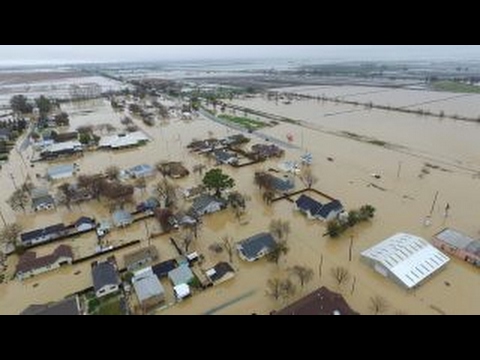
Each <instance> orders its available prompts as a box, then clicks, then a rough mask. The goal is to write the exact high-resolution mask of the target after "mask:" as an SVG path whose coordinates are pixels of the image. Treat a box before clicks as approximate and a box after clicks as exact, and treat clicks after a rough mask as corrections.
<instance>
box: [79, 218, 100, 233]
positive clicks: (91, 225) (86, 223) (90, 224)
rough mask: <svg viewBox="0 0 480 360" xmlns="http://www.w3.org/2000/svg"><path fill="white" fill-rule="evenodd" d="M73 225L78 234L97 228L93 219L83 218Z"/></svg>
mask: <svg viewBox="0 0 480 360" xmlns="http://www.w3.org/2000/svg"><path fill="white" fill-rule="evenodd" d="M74 225H75V228H76V229H77V231H78V232H79V233H83V232H87V231H90V230H94V229H96V228H97V223H96V222H95V219H91V218H89V217H85V216H83V217H81V218H80V219H78V220H77V221H76V222H75V224H74Z"/></svg>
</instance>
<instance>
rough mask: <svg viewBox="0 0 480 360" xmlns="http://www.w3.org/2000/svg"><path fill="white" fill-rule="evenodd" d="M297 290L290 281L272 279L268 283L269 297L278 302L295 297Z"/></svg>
mask: <svg viewBox="0 0 480 360" xmlns="http://www.w3.org/2000/svg"><path fill="white" fill-rule="evenodd" d="M296 291H297V289H296V287H295V285H294V284H293V282H292V281H291V280H290V279H278V278H274V279H270V280H268V282H267V295H268V296H270V297H272V298H273V299H274V300H276V301H278V300H279V299H280V298H282V299H284V300H287V299H288V298H290V297H292V296H294V295H295V293H296Z"/></svg>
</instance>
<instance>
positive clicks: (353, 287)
mask: <svg viewBox="0 0 480 360" xmlns="http://www.w3.org/2000/svg"><path fill="white" fill-rule="evenodd" d="M356 284H357V277H356V276H354V277H353V283H352V290H351V291H350V294H351V295H353V293H354V292H355V285H356Z"/></svg>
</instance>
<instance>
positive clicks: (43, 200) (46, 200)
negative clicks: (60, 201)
mask: <svg viewBox="0 0 480 360" xmlns="http://www.w3.org/2000/svg"><path fill="white" fill-rule="evenodd" d="M42 205H55V200H54V199H53V197H52V196H50V195H47V196H43V197H40V198H36V199H33V200H32V207H33V208H37V207H39V206H42Z"/></svg>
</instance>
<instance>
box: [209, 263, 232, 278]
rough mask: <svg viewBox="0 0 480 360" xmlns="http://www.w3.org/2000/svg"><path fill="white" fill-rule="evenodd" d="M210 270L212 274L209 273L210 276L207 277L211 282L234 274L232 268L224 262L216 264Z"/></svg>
mask: <svg viewBox="0 0 480 360" xmlns="http://www.w3.org/2000/svg"><path fill="white" fill-rule="evenodd" d="M211 270H214V272H213V271H211V272H212V274H211V275H210V276H209V277H210V280H212V281H218V280H220V279H221V278H223V277H224V276H225V275H227V274H229V273H235V270H234V269H233V268H232V266H231V265H230V264H229V263H226V262H221V263H218V264H217V265H215V266H214V267H213V268H212V269H211Z"/></svg>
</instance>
